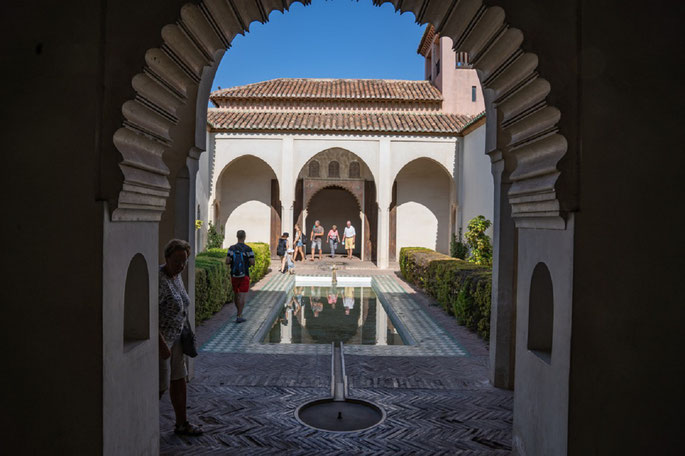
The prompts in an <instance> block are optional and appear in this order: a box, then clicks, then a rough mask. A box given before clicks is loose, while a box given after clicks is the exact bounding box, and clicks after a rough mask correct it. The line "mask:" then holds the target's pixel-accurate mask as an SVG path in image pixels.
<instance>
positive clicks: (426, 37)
mask: <svg viewBox="0 0 685 456" xmlns="http://www.w3.org/2000/svg"><path fill="white" fill-rule="evenodd" d="M434 39H435V27H433V26H432V25H431V24H428V26H427V27H426V30H424V31H423V36H422V37H421V41H420V42H419V48H418V49H417V50H416V53H417V54H421V55H422V56H424V57H426V54H428V51H429V50H430V48H431V45H432V44H433V40H434Z"/></svg>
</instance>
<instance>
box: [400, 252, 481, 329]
mask: <svg viewBox="0 0 685 456" xmlns="http://www.w3.org/2000/svg"><path fill="white" fill-rule="evenodd" d="M400 270H401V271H402V275H403V276H404V278H405V279H406V280H407V281H409V282H412V283H414V284H415V285H418V286H419V287H421V288H423V289H424V290H425V291H426V292H427V293H428V294H429V295H431V296H432V297H434V298H435V300H436V301H437V302H438V303H439V304H440V305H441V306H442V308H443V309H444V310H445V311H446V312H448V313H450V314H453V315H454V316H455V317H456V319H457V322H458V323H459V324H460V325H463V326H466V327H467V328H469V329H471V330H473V331H477V332H478V334H479V335H480V336H481V337H482V338H484V339H488V338H489V337H490V307H491V290H492V271H491V270H490V269H489V268H487V267H484V266H479V265H476V264H473V263H468V262H466V261H463V260H460V259H457V258H452V257H450V256H447V255H443V254H442V253H438V252H435V251H434V250H430V249H426V248H422V247H404V248H402V249H401V250H400Z"/></svg>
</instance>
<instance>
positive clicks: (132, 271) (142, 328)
mask: <svg viewBox="0 0 685 456" xmlns="http://www.w3.org/2000/svg"><path fill="white" fill-rule="evenodd" d="M149 338H150V277H149V274H148V269H147V262H146V261H145V257H144V256H143V255H142V254H140V253H137V254H136V255H135V256H134V257H133V258H132V259H131V262H130V263H129V265H128V271H127V272H126V285H125V288H124V334H123V341H124V351H127V350H130V349H131V348H133V347H134V346H135V345H136V343H137V342H141V341H144V340H147V339H149Z"/></svg>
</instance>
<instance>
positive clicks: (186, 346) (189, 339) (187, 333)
mask: <svg viewBox="0 0 685 456" xmlns="http://www.w3.org/2000/svg"><path fill="white" fill-rule="evenodd" d="M181 348H182V349H183V354H184V355H187V356H190V357H191V358H195V357H196V356H197V347H196V346H195V333H194V332H193V330H192V329H190V320H188V315H186V323H185V324H184V325H183V330H182V331H181Z"/></svg>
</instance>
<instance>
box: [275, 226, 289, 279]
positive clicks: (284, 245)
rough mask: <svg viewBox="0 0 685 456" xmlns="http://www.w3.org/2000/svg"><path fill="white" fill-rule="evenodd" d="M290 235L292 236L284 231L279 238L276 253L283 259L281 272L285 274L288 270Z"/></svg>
mask: <svg viewBox="0 0 685 456" xmlns="http://www.w3.org/2000/svg"><path fill="white" fill-rule="evenodd" d="M288 237H290V234H289V233H283V234H282V235H281V237H280V238H279V239H278V247H276V255H278V257H279V258H280V259H281V273H282V274H285V272H286V270H287V269H286V267H287V266H286V264H285V262H286V254H287V253H288Z"/></svg>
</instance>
